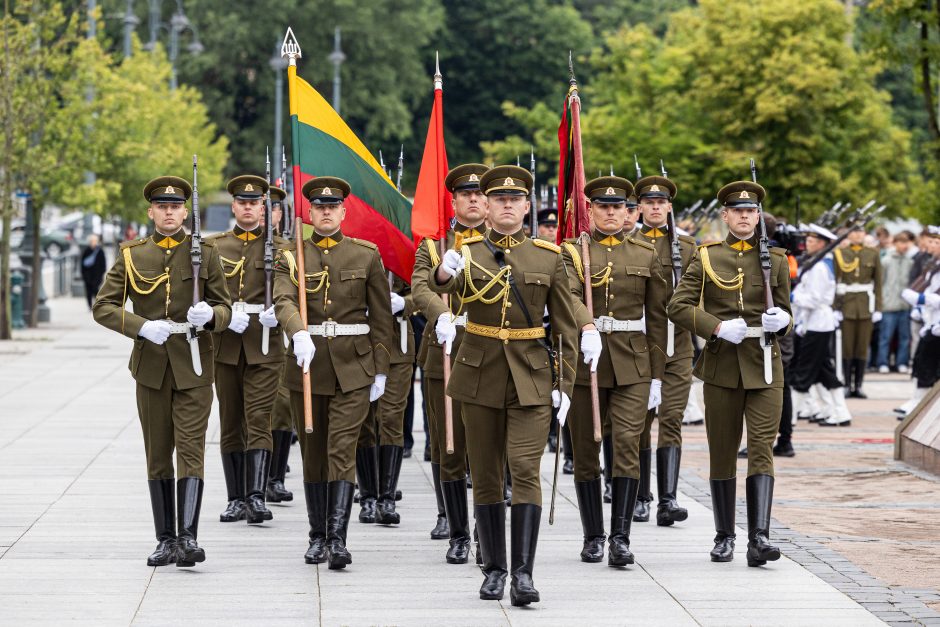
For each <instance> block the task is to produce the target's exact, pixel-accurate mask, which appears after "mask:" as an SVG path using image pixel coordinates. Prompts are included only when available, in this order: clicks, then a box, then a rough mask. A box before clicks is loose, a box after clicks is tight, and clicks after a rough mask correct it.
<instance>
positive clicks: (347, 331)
mask: <svg viewBox="0 0 940 627" xmlns="http://www.w3.org/2000/svg"><path fill="white" fill-rule="evenodd" d="M307 331H309V332H310V335H319V336H321V337H336V336H337V335H366V334H367V333H368V332H369V325H367V324H339V323H336V322H324V323H323V324H311V325H310V326H308V327H307Z"/></svg>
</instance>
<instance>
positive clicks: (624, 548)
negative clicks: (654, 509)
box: [562, 176, 670, 566]
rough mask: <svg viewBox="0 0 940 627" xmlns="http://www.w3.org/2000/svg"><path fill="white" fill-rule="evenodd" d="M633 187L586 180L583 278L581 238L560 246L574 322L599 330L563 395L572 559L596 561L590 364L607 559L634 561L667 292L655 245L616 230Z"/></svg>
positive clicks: (597, 492)
mask: <svg viewBox="0 0 940 627" xmlns="http://www.w3.org/2000/svg"><path fill="white" fill-rule="evenodd" d="M632 193H633V185H632V184H631V183H630V181H628V180H626V179H624V178H620V177H618V176H603V177H600V178H596V179H594V180H592V181H589V182H588V183H587V185H585V187H584V194H585V195H586V196H587V197H588V198H590V200H591V218H592V222H593V224H594V229H593V231H592V232H591V236H590V247H589V251H590V255H591V270H590V276H585V274H584V265H583V260H582V257H581V244H580V240H579V239H572V240H568V241H566V242H565V243H564V244H563V245H562V254H563V256H564V260H565V264H566V267H567V268H569V270H568V274H569V276H570V277H571V278H570V279H569V282H570V284H571V292H572V294H574V296H575V299H576V301H577V305H576V307H575V317H576V319H577V322H578V325H579V326H581V327H582V328H585V327H588V326H589V325H596V327H597V329H599V331H600V332H598V331H584V332H583V333H582V336H581V352H582V353H583V355H584V360H583V363H579V364H578V378H577V381H576V385H575V388H574V397H573V398H572V412H571V425H570V426H571V439H572V441H573V443H574V446H575V451H574V468H575V472H574V475H575V476H574V487H575V493H576V494H577V496H578V507H579V509H580V510H581V525H582V528H583V531H584V545H583V548H582V550H581V559H582V561H585V562H600V561H601V560H602V559H604V522H603V512H602V506H601V477H600V465H599V463H598V455H599V453H600V443H599V442H595V441H594V429H593V421H592V419H591V414H592V411H591V387H590V381H591V371H596V372H597V379H598V391H599V400H600V408H599V409H600V413H601V416H602V417H603V419H604V420H605V421H606V422H608V423H609V424H610V428H609V430H610V435H611V441H612V450H611V453H612V463H610V465H611V478H612V481H611V488H612V489H611V492H612V494H611V500H612V505H611V514H610V553H609V555H608V560H607V563H608V564H609V565H611V566H626V565H628V564H632V563H633V562H634V557H633V553H631V552H630V523H631V521H632V519H633V510H634V507H635V504H636V499H637V494H638V491H639V487H640V479H639V477H640V470H641V467H640V457H639V455H640V436H641V435H642V434H643V428H644V426H645V425H646V412H647V410H648V408H655V407H657V406H658V405H659V404H660V402H661V400H662V397H661V392H660V390H661V386H662V377H663V370H664V367H665V366H664V364H665V353H664V350H663V347H664V345H665V340H666V300H667V296H668V294H669V292H670V290H669V289H668V287H667V285H666V281H665V279H664V278H663V269H662V267H661V264H660V261H659V257H658V255H657V254H656V250H655V248H654V247H653V246H652V245H651V244H649V243H647V242H644V241H642V240H640V239H633V238H631V237H628V236H627V235H626V234H625V233H624V232H623V226H624V222H625V221H626V217H627V205H626V201H627V197H628V196H630V195H631V194H632ZM588 281H590V285H591V290H592V295H593V307H594V311H588V310H587V309H586V307H585V306H584V304H583V299H584V289H585V287H586V285H587V283H588ZM644 312H645V320H644ZM601 338H603V341H601ZM601 347H603V352H601Z"/></svg>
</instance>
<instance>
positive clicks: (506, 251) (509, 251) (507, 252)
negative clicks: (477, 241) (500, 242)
mask: <svg viewBox="0 0 940 627" xmlns="http://www.w3.org/2000/svg"><path fill="white" fill-rule="evenodd" d="M503 252H505V253H506V254H507V255H508V254H509V253H511V252H512V251H511V250H509V249H508V248H507V249H506V250H504V251H503Z"/></svg>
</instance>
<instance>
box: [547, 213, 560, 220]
mask: <svg viewBox="0 0 940 627" xmlns="http://www.w3.org/2000/svg"><path fill="white" fill-rule="evenodd" d="M548 219H549V220H557V219H558V216H556V215H555V214H554V213H550V214H548Z"/></svg>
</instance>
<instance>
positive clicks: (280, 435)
mask: <svg viewBox="0 0 940 627" xmlns="http://www.w3.org/2000/svg"><path fill="white" fill-rule="evenodd" d="M268 193H269V194H270V195H271V222H272V223H273V226H274V232H275V233H276V234H277V235H281V225H282V224H283V218H284V199H285V198H287V192H285V191H284V190H283V189H281V188H280V187H275V186H273V185H272V186H271V188H270V189H269V190H268ZM277 241H278V248H285V247H287V246H290V245H291V242H288V241H287V240H285V239H282V238H278V240H277ZM281 337H282V338H283V339H284V345H285V347H286V346H287V343H288V342H287V336H286V335H284V334H283V333H282V334H281ZM282 355H283V356H284V360H283V362H282V364H281V374H280V378H279V379H278V383H277V397H276V398H275V399H274V406H273V407H272V408H271V443H272V449H271V469H270V471H269V472H268V487H267V489H266V490H265V500H266V501H268V502H269V503H281V502H285V501H293V500H294V493H293V492H291V491H290V490H288V489H287V488H286V487H284V477H285V476H286V475H287V460H288V456H289V455H290V445H291V439H292V437H293V435H294V433H293V431H294V417H293V415H292V414H291V409H290V390H288V389H287V385H286V384H285V383H284V370H285V369H286V368H288V367H292V366H293V363H294V362H293V360H292V359H291V358H290V356H288V355H287V354H286V351H282Z"/></svg>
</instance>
